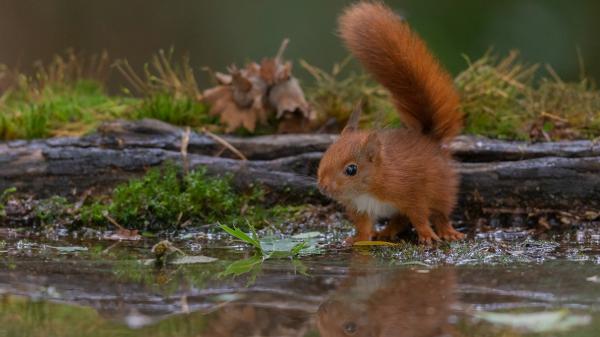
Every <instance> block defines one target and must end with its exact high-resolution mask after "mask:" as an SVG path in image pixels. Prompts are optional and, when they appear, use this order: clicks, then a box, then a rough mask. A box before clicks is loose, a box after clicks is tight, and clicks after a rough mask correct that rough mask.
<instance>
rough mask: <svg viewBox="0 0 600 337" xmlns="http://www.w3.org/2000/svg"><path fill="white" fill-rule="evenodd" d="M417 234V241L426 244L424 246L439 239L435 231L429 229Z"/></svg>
mask: <svg viewBox="0 0 600 337" xmlns="http://www.w3.org/2000/svg"><path fill="white" fill-rule="evenodd" d="M418 235H419V243H420V244H423V245H426V246H431V245H432V244H433V243H434V242H438V241H441V240H440V238H439V236H437V235H436V234H435V232H434V231H432V230H431V229H430V230H429V231H426V232H424V233H418Z"/></svg>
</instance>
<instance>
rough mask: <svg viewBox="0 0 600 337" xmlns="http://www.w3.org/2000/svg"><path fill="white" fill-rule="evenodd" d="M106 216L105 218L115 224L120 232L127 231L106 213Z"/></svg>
mask: <svg viewBox="0 0 600 337" xmlns="http://www.w3.org/2000/svg"><path fill="white" fill-rule="evenodd" d="M102 215H104V217H105V218H106V220H108V222H110V223H111V224H113V225H114V226H115V227H117V228H118V229H120V230H126V229H125V227H123V226H121V225H120V224H119V223H118V222H117V220H115V219H113V218H112V217H111V216H110V215H108V213H104V214H102Z"/></svg>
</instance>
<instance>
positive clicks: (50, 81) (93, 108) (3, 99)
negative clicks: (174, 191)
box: [0, 51, 215, 140]
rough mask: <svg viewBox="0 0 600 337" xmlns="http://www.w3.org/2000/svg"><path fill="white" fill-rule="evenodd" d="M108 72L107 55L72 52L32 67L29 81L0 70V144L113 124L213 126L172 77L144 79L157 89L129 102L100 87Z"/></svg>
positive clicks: (202, 106)
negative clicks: (137, 121) (151, 120)
mask: <svg viewBox="0 0 600 337" xmlns="http://www.w3.org/2000/svg"><path fill="white" fill-rule="evenodd" d="M155 61H156V59H153V62H155ZM164 61H165V62H172V61H171V59H168V60H167V59H165V60H164ZM118 64H121V66H120V67H123V66H122V64H126V63H123V62H121V63H118ZM162 66H164V67H166V68H165V69H171V67H175V66H176V65H175V64H174V65H170V64H162ZM110 69H111V67H110V59H109V58H108V55H107V54H106V53H103V54H101V55H92V56H89V57H85V56H84V55H82V54H75V53H74V52H73V51H67V52H66V53H65V55H57V56H56V57H55V58H54V59H53V60H52V62H50V63H48V64H41V63H40V64H37V65H36V71H35V73H34V75H33V76H28V75H25V74H23V73H20V72H18V71H16V70H11V69H8V68H7V67H5V66H1V65H0V139H4V140H10V139H34V138H46V137H53V136H76V135H81V134H85V133H88V132H91V131H93V130H95V128H96V127H97V126H98V125H99V124H100V123H102V122H104V121H107V120H114V119H118V118H123V119H141V118H155V119H159V120H162V121H165V122H168V123H172V124H175V125H188V126H192V127H199V126H203V125H206V124H207V123H209V124H210V123H214V122H215V119H214V118H212V117H210V116H209V115H208V107H207V106H206V105H205V104H203V103H201V102H200V101H199V100H198V98H199V97H200V96H197V95H196V96H193V95H191V94H190V93H189V92H188V91H185V90H184V89H181V85H177V83H178V82H177V81H178V80H177V79H176V78H174V77H173V76H175V75H173V74H174V73H172V72H166V73H165V74H166V75H165V76H168V78H169V79H170V82H168V81H167V80H166V79H161V78H158V77H156V76H150V75H148V76H150V77H149V78H148V79H147V81H148V83H155V82H156V83H159V84H160V85H158V84H153V85H152V87H151V88H152V90H150V89H146V91H145V94H146V95H144V96H143V97H142V98H134V97H133V96H131V95H130V94H127V95H125V96H119V95H109V94H108V92H107V91H106V88H105V83H106V81H107V79H108V77H109V74H110ZM119 69H121V68H119ZM185 69H188V68H185ZM164 71H166V70H164ZM187 71H189V70H187ZM186 74H187V73H186ZM186 76H189V75H186ZM194 83H195V82H194ZM148 85H150V84H148ZM189 87H190V86H189V85H188V86H187V87H186V88H189ZM196 88H197V86H196ZM197 90H198V89H196V91H197ZM194 94H196V92H194ZM198 95H199V94H198Z"/></svg>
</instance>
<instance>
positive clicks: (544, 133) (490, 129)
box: [456, 51, 600, 140]
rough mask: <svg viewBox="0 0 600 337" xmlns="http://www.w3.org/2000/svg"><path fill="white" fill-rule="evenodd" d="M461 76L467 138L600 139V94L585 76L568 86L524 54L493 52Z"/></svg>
mask: <svg viewBox="0 0 600 337" xmlns="http://www.w3.org/2000/svg"><path fill="white" fill-rule="evenodd" d="M467 62H468V64H469V67H468V68H467V69H466V70H465V71H463V72H462V73H460V74H459V75H458V76H457V77H456V85H457V86H458V88H459V90H460V91H461V92H462V96H463V97H462V103H463V110H464V112H465V115H466V120H465V130H466V132H467V133H472V134H480V135H485V136H489V137H494V138H508V139H532V140H554V139H574V138H596V137H598V136H600V91H598V90H597V89H596V87H595V86H594V85H593V83H592V81H591V80H590V79H589V78H586V77H585V75H584V72H583V71H582V75H581V79H580V81H579V82H574V83H567V82H564V81H563V80H562V79H561V78H560V77H559V76H558V75H557V74H556V73H555V72H554V70H553V69H552V68H551V67H549V66H546V71H545V73H541V74H540V71H538V69H539V68H540V67H539V65H537V64H534V65H525V64H523V63H522V62H520V61H519V60H518V53H517V52H514V51H513V52H511V53H510V54H509V55H508V56H507V57H506V58H504V59H499V58H498V57H496V56H494V55H492V54H490V53H487V54H486V55H484V56H483V57H482V58H480V59H479V60H477V61H474V62H471V61H470V60H467Z"/></svg>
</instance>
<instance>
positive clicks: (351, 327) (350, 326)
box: [344, 322, 356, 335]
mask: <svg viewBox="0 0 600 337" xmlns="http://www.w3.org/2000/svg"><path fill="white" fill-rule="evenodd" d="M344 333H346V335H354V334H355V333H356V323H354V322H347V323H345V324H344Z"/></svg>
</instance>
